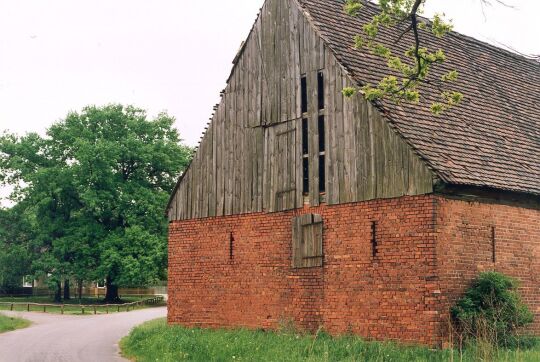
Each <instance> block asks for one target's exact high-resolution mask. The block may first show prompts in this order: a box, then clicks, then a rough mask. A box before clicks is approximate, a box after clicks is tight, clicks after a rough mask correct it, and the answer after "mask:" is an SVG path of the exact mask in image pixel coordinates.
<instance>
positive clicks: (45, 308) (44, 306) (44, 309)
mask: <svg viewBox="0 0 540 362" xmlns="http://www.w3.org/2000/svg"><path fill="white" fill-rule="evenodd" d="M46 312H47V306H46V305H45V304H43V313H46Z"/></svg>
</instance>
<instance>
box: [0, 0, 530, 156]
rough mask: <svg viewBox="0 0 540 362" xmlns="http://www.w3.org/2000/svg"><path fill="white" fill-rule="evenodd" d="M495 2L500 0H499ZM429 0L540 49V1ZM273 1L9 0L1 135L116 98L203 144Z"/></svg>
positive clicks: (1, 46) (523, 48) (523, 47)
mask: <svg viewBox="0 0 540 362" xmlns="http://www.w3.org/2000/svg"><path fill="white" fill-rule="evenodd" d="M493 1H495V0H493ZM506 1H507V2H509V3H510V4H512V5H514V6H515V8H514V9H510V8H505V7H502V6H494V7H491V8H489V7H488V8H485V9H484V11H482V7H481V6H480V0H428V8H427V14H428V15H429V14H432V13H433V11H434V10H436V11H437V12H444V13H446V15H447V17H449V18H452V19H453V20H454V25H455V29H456V30H458V31H460V32H463V33H465V34H468V35H471V36H474V37H476V38H479V39H481V40H484V41H489V42H492V43H494V44H497V43H500V44H506V45H508V46H511V47H512V48H514V49H516V50H518V51H520V52H523V53H532V54H540V41H538V36H540V25H539V24H540V22H538V21H537V16H538V14H540V1H538V0H506ZM262 4H263V0H205V1H194V0H191V1H186V0H152V1H150V0H92V1H83V0H47V1H44V0H0V132H1V131H2V130H5V129H8V130H10V131H12V132H17V133H20V134H22V133H24V132H28V131H36V132H39V133H43V132H44V130H45V128H46V127H48V126H49V125H50V124H51V123H53V122H54V121H56V120H59V119H61V118H62V117H64V116H65V115H66V113H67V112H68V111H69V110H79V109H81V108H82V107H83V106H85V105H89V104H97V105H102V104H106V103H110V102H120V103H124V104H134V105H137V106H139V107H141V108H144V109H147V110H148V111H149V113H150V115H155V114H156V113H158V112H159V111H167V112H168V113H169V114H170V115H172V116H174V117H176V119H177V122H176V127H177V128H178V130H179V131H180V134H181V136H182V138H184V139H185V140H186V142H187V143H188V144H190V145H195V144H196V143H197V141H198V139H199V137H200V134H201V131H202V130H203V128H204V126H205V124H206V122H207V121H208V118H209V116H210V115H211V112H212V106H213V105H214V104H215V103H216V102H217V101H218V100H219V92H220V91H221V90H222V89H223V88H224V86H225V80H226V79H227V76H228V74H229V72H230V69H231V61H232V59H233V58H234V55H235V54H236V52H237V50H238V48H239V46H240V43H241V41H242V40H244V39H245V38H246V36H247V35H248V33H249V30H250V29H251V26H252V24H253V22H254V20H255V18H256V15H257V12H258V10H259V8H260V7H261V6H262Z"/></svg>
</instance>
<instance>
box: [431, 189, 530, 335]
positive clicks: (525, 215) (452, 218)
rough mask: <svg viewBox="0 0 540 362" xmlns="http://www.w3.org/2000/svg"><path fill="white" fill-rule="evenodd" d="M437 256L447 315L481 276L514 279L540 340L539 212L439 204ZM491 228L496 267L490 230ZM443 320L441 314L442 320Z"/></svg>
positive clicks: (480, 204)
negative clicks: (489, 273)
mask: <svg viewBox="0 0 540 362" xmlns="http://www.w3.org/2000/svg"><path fill="white" fill-rule="evenodd" d="M437 205H438V206H437V255H438V269H439V272H438V273H439V275H440V280H441V289H442V290H443V295H442V298H441V302H442V303H443V304H442V307H441V308H442V310H443V311H444V310H446V311H447V310H448V306H449V305H451V304H453V303H454V302H455V300H456V299H457V298H458V297H459V296H460V295H461V293H462V292H463V291H464V290H465V288H466V287H467V286H468V285H469V284H470V282H471V280H472V279H473V278H474V277H475V276H476V275H477V274H478V273H479V272H481V271H486V270H495V271H499V272H502V273H505V274H508V275H511V276H514V277H516V278H518V279H519V280H520V282H521V288H520V294H521V296H522V298H523V300H524V301H525V302H526V303H527V304H528V305H529V306H530V308H531V310H532V311H533V312H534V313H535V323H534V324H533V326H532V327H531V330H532V331H534V332H535V333H536V334H540V210H539V208H538V204H537V205H536V206H534V205H532V204H530V205H526V204H525V203H524V202H520V203H517V202H514V203H512V204H504V203H500V202H499V203H496V202H487V201H485V202H468V201H462V200H456V199H445V198H441V197H440V198H437ZM493 226H494V227H495V263H494V262H493V254H492V252H493V246H492V236H491V228H492V227H493ZM442 315H444V314H442Z"/></svg>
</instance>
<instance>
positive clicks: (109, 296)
mask: <svg viewBox="0 0 540 362" xmlns="http://www.w3.org/2000/svg"><path fill="white" fill-rule="evenodd" d="M105 286H106V288H107V293H106V294H105V303H120V297H119V296H118V286H117V285H114V284H113V283H112V280H111V278H110V277H107V279H106V284H105Z"/></svg>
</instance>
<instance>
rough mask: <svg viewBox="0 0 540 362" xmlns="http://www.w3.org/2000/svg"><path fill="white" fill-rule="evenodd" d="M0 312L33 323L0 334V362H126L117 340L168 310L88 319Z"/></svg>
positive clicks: (141, 311)
mask: <svg viewBox="0 0 540 362" xmlns="http://www.w3.org/2000/svg"><path fill="white" fill-rule="evenodd" d="M0 313H3V314H5V315H10V316H15V317H21V318H25V319H28V320H30V321H32V325H31V326H30V327H28V328H25V329H19V330H16V331H13V332H8V333H2V334H0V361H1V362H4V361H5V362H19V361H20V362H64V361H65V362H68V361H69V362H78V361H88V362H90V361H91V362H109V361H125V359H123V358H122V357H120V354H119V349H118V341H119V340H120V339H121V338H122V337H123V336H125V335H127V334H128V333H129V331H130V330H131V329H132V328H133V327H134V326H136V325H138V324H140V323H143V322H145V321H148V320H151V319H155V318H160V317H165V316H166V315H167V308H166V307H160V308H147V309H140V310H135V311H130V312H121V313H113V314H103V315H89V316H74V315H58V314H45V313H34V312H5V311H2V312H0Z"/></svg>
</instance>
